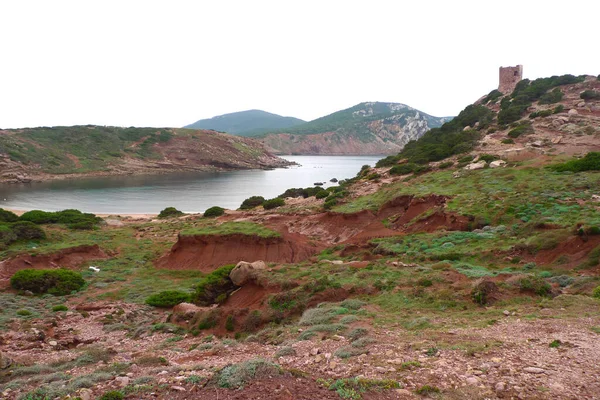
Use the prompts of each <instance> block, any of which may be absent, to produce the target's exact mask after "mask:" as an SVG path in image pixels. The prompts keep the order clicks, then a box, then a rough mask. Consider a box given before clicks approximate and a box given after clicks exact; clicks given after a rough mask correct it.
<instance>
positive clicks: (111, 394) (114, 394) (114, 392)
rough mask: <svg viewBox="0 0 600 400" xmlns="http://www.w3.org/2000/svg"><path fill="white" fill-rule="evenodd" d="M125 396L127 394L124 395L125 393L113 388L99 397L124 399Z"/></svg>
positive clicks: (106, 399)
mask: <svg viewBox="0 0 600 400" xmlns="http://www.w3.org/2000/svg"><path fill="white" fill-rule="evenodd" d="M124 398H125V396H124V395H123V393H121V392H119V391H118V390H111V391H108V392H105V393H104V394H103V395H102V396H100V397H99V398H98V400H123V399H124Z"/></svg>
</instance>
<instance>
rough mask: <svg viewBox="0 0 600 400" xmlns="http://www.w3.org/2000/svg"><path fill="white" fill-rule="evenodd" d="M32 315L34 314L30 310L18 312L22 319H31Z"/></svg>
mask: <svg viewBox="0 0 600 400" xmlns="http://www.w3.org/2000/svg"><path fill="white" fill-rule="evenodd" d="M31 314H32V312H31V311H29V310H25V309H22V310H17V315H18V316H21V317H29V316H30V315H31Z"/></svg>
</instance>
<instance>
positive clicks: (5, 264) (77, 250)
mask: <svg viewBox="0 0 600 400" xmlns="http://www.w3.org/2000/svg"><path fill="white" fill-rule="evenodd" d="M106 258H108V256H107V255H106V254H105V253H104V252H103V251H102V249H100V247H98V245H83V246H76V247H69V248H67V249H62V250H59V251H57V252H55V253H49V254H42V255H21V256H18V257H15V258H12V259H8V260H5V261H2V262H1V263H0V289H1V288H5V287H8V286H9V284H10V277H11V276H12V275H13V274H14V273H15V272H17V271H19V270H22V269H27V268H35V269H42V268H68V269H76V268H78V267H80V266H81V265H82V264H83V263H85V262H86V261H90V260H101V259H106Z"/></svg>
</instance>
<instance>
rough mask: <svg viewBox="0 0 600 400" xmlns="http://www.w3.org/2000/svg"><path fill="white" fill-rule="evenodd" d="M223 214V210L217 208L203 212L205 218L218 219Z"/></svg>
mask: <svg viewBox="0 0 600 400" xmlns="http://www.w3.org/2000/svg"><path fill="white" fill-rule="evenodd" d="M223 214H225V209H224V208H223V207H219V206H214V207H210V208H208V209H207V210H206V211H204V217H205V218H214V217H220V216H221V215H223Z"/></svg>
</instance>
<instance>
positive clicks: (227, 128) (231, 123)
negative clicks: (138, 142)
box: [184, 110, 305, 136]
mask: <svg viewBox="0 0 600 400" xmlns="http://www.w3.org/2000/svg"><path fill="white" fill-rule="evenodd" d="M304 122H305V121H303V120H301V119H298V118H294V117H282V116H281V115H277V114H272V113H269V112H266V111H261V110H248V111H240V112H234V113H230V114H224V115H219V116H217V117H213V118H208V119H201V120H200V121H196V122H194V123H193V124H190V125H187V126H185V127H184V128H191V129H212V130H215V131H220V132H227V133H231V134H232V135H237V136H255V135H259V134H261V133H265V132H272V131H276V130H281V129H286V128H289V127H292V126H295V125H299V124H303V123H304Z"/></svg>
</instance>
